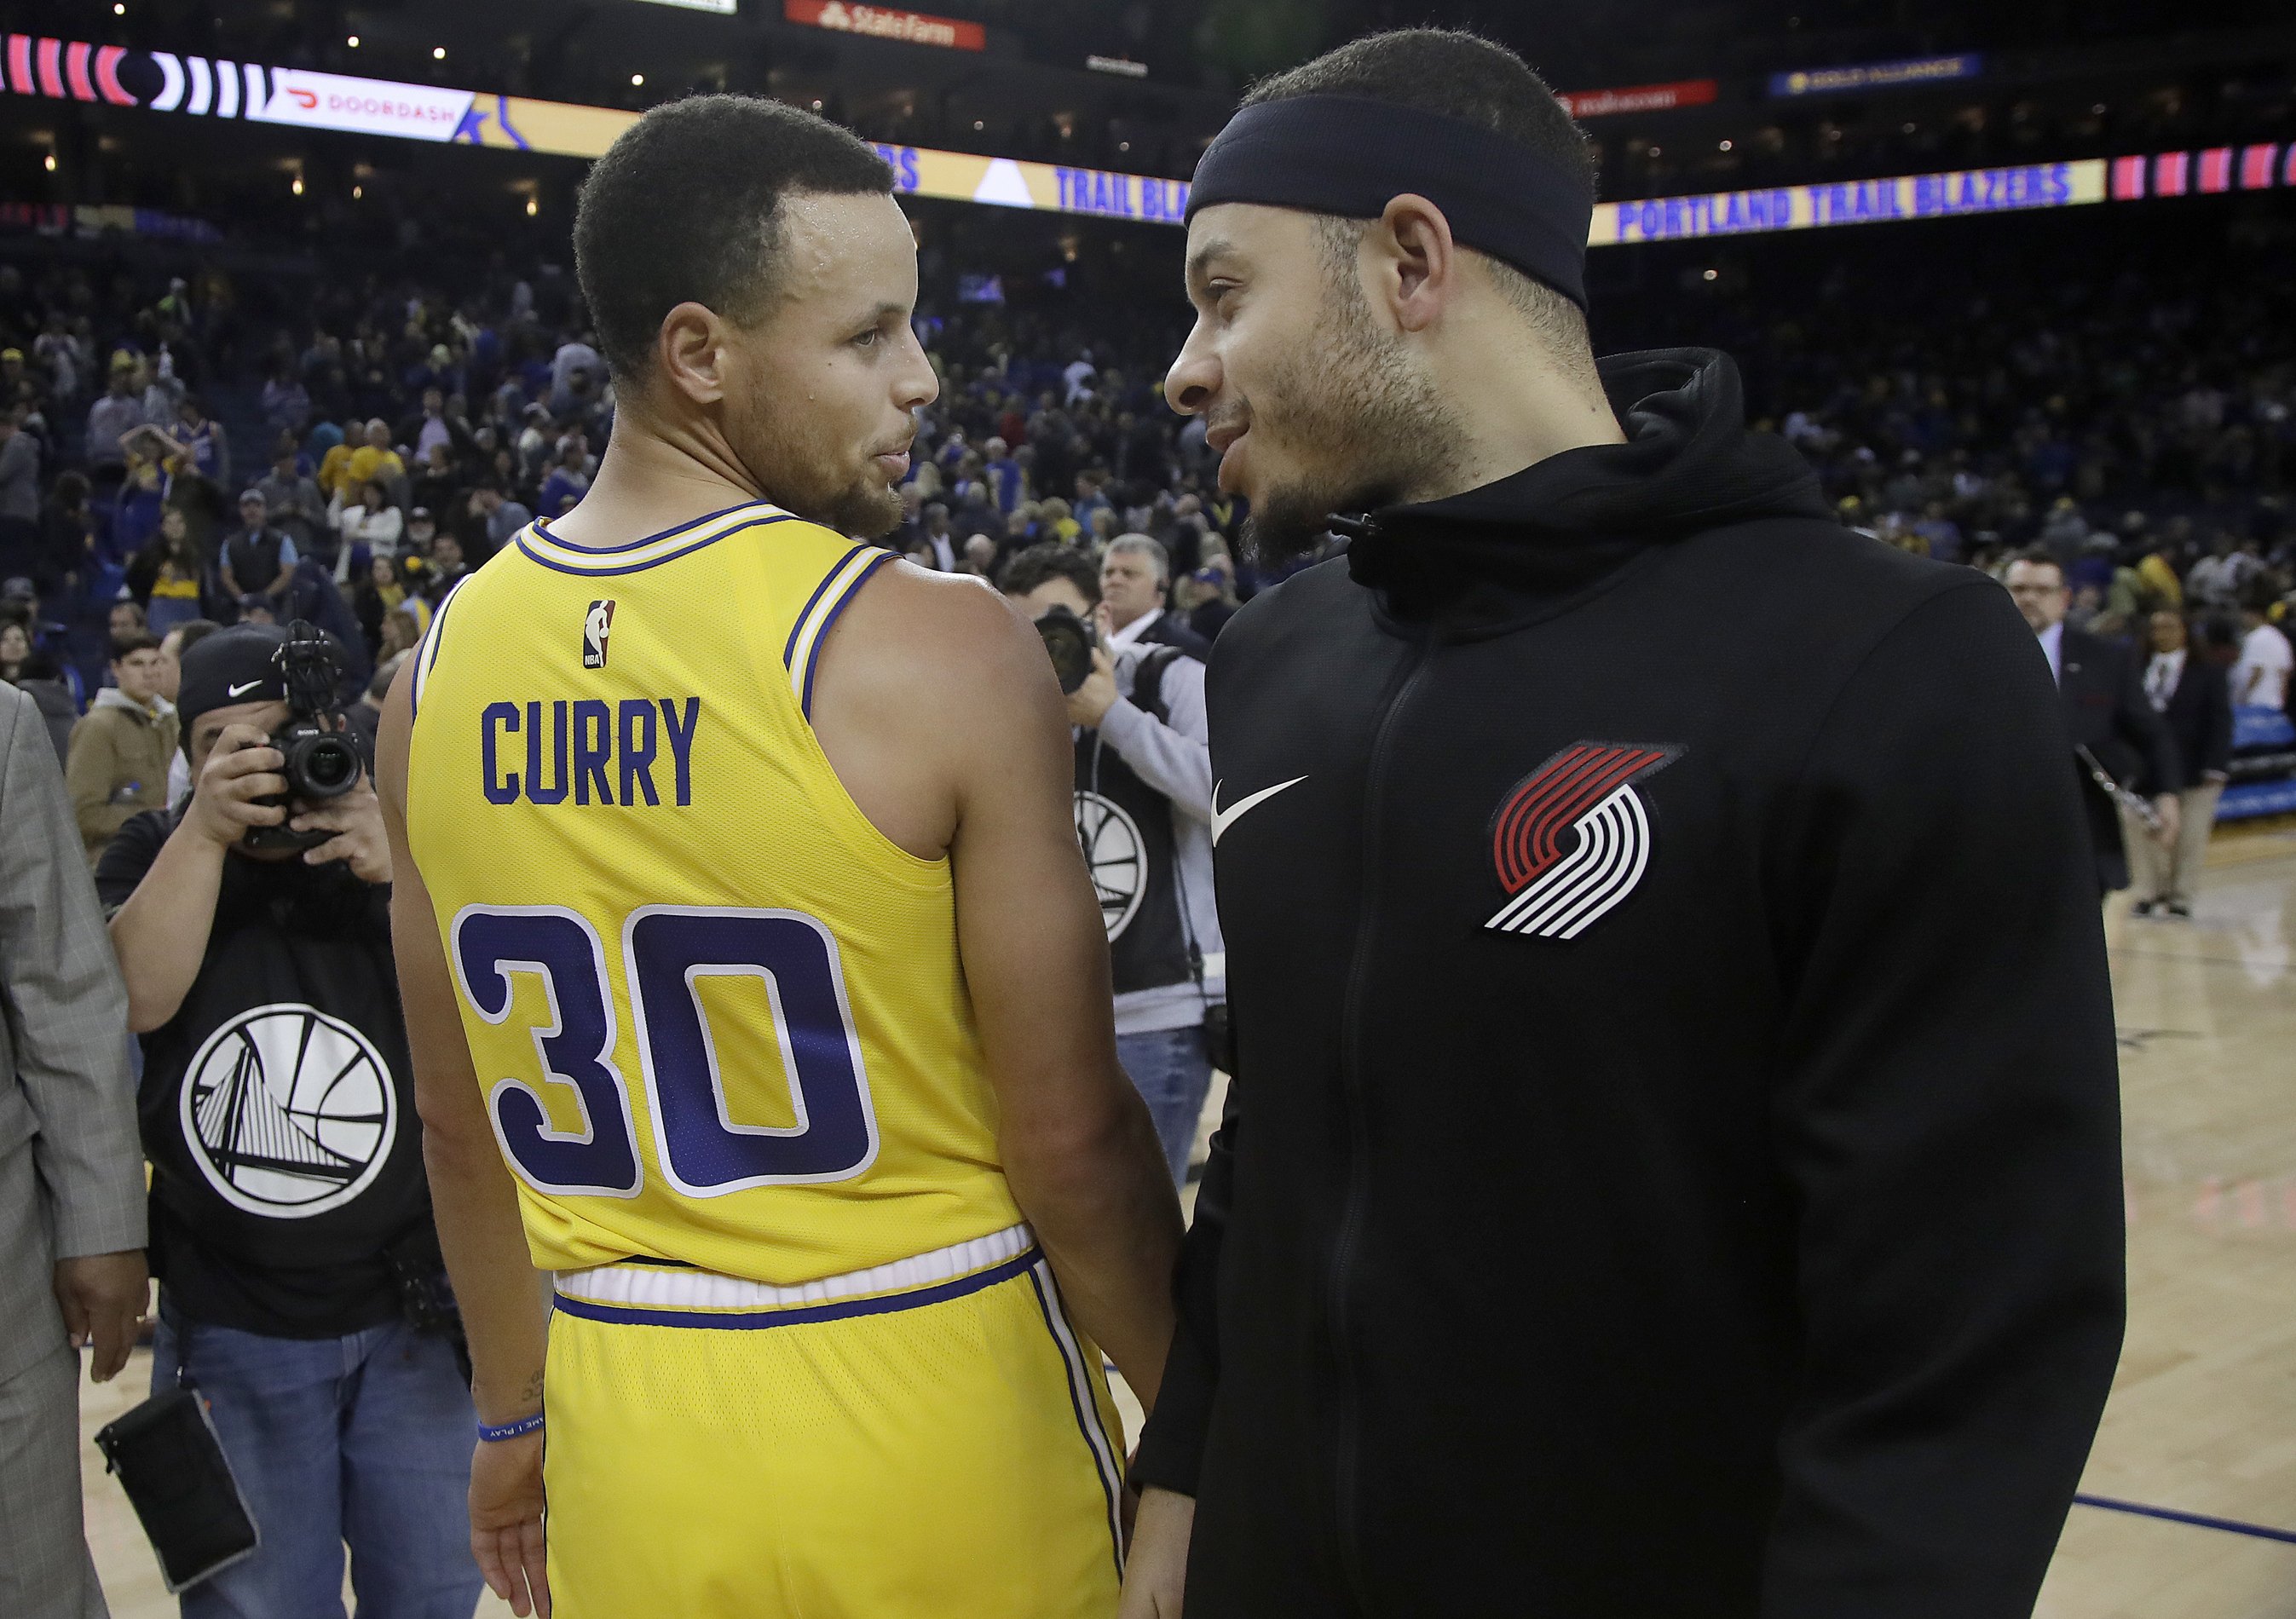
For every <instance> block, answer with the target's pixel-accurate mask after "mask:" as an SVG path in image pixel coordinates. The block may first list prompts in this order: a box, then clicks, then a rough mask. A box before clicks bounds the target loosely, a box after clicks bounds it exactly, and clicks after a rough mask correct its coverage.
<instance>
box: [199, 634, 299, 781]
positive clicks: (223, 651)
mask: <svg viewBox="0 0 2296 1619" xmlns="http://www.w3.org/2000/svg"><path fill="white" fill-rule="evenodd" d="M286 642H287V632H286V631H285V630H284V629H283V628H282V627H281V626H278V625H275V624H235V625H234V626H231V627H230V628H229V629H226V630H217V632H216V633H215V634H212V635H209V636H208V637H206V638H205V639H203V640H202V641H201V642H200V643H199V644H198V645H197V646H195V647H193V649H192V650H190V651H188V652H186V653H184V670H183V678H182V680H181V681H180V682H179V683H178V684H177V686H176V715H177V717H178V718H179V719H180V720H181V721H182V724H183V741H184V752H185V753H189V752H190V751H191V748H192V727H193V724H194V723H196V722H197V721H198V719H199V717H200V715H202V714H205V713H206V712H207V711H208V710H209V709H210V708H229V707H237V706H238V705H239V704H241V703H283V702H285V701H286V700H287V677H286V672H285V671H284V670H283V669H282V668H281V667H280V666H279V649H280V648H281V647H283V646H284V645H285V644H286Z"/></svg>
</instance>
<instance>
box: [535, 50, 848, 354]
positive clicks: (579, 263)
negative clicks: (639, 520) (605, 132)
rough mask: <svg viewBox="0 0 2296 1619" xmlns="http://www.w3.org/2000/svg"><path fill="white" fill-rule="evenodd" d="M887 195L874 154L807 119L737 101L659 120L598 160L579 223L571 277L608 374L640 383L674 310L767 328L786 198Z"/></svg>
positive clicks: (654, 114)
mask: <svg viewBox="0 0 2296 1619" xmlns="http://www.w3.org/2000/svg"><path fill="white" fill-rule="evenodd" d="M892 189H893V170H892V166H891V165H890V164H889V163H887V162H886V161H885V159H883V158H881V157H880V156H879V155H878V153H877V149H876V148H875V147H873V146H872V145H870V144H869V143H867V142H866V141H864V140H862V139H861V138H860V137H859V136H857V135H854V134H853V133H851V132H850V131H849V130H845V129H840V128H839V127H837V126H836V125H834V124H832V123H831V122H829V121H828V120H827V119H824V118H821V117H819V116H817V115H816V114H814V113H810V112H804V111H800V110H798V109H797V108H795V107H790V106H784V105H783V103H781V102H775V101H766V100H762V99H760V98H758V97H754V96H742V95H692V96H687V97H686V98H685V100H683V101H675V102H668V103H666V104H665V105H662V106H660V107H656V108H655V109H654V110H652V111H651V112H649V113H647V114H646V115H645V116H644V118H642V119H639V120H638V121H637V122H636V123H635V124H633V125H631V126H630V127H628V128H627V129H626V130H624V131H623V132H622V133H621V135H619V136H618V137H616V139H615V141H614V143H613V144H612V145H611V146H610V147H608V148H607V149H606V155H605V156H604V157H603V158H600V159H598V161H597V163H596V164H595V165H594V167H593V168H591V170H590V174H589V177H588V178H587V179H586V180H584V181H583V183H582V194H581V198H580V200H579V201H578V203H577V204H576V206H575V210H574V271H575V274H576V275H577V276H578V278H579V279H580V281H581V283H582V298H583V301H584V302H585V303H586V305H587V306H588V307H589V310H590V322H591V324H592V325H593V326H594V328H595V329H596V331H597V333H598V348H599V349H600V350H601V352H603V354H604V356H605V357H606V369H607V371H608V372H610V373H611V375H612V377H613V379H614V380H615V381H616V382H618V383H621V384H625V385H627V384H630V383H634V382H636V381H638V380H642V379H643V378H644V376H645V374H646V372H648V370H649V369H650V368H651V367H652V363H653V348H654V339H655V338H656V337H657V336H658V335H659V334H660V331H661V323H662V317H663V316H665V315H668V313H669V312H670V311H671V310H672V309H674V308H676V307H677V306H678V305H679V304H682V303H685V302H687V301H689V300H690V301H692V302H693V303H697V304H701V305H703V306H705V307H708V308H709V309H712V310H714V311H716V312H717V314H719V315H724V316H726V318H727V319H728V320H732V321H736V322H746V321H749V320H752V319H754V318H756V317H757V316H758V315H760V314H762V313H763V311H764V310H765V308H766V307H767V302H768V300H769V299H770V298H771V296H772V294H773V290H774V282H775V267H776V260H777V259H778V258H779V248H780V245H781V243H780V238H781V203H782V199H783V197H785V196H787V195H789V194H790V193H791V192H799V193H803V192H826V193H828V194H830V195H832V196H852V195H857V194H860V193H864V192H888V193H890V192H891V191H892Z"/></svg>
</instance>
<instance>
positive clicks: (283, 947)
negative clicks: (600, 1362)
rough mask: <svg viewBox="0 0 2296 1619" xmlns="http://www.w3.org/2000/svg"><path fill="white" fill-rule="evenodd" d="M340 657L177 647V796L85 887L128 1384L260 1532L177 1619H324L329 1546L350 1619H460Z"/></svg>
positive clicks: (463, 1587)
mask: <svg viewBox="0 0 2296 1619" xmlns="http://www.w3.org/2000/svg"><path fill="white" fill-rule="evenodd" d="M338 656H339V655H338V654H337V653H336V652H335V651H334V649H333V643H332V642H331V641H329V640H327V639H326V638H324V637H321V636H318V635H316V633H314V632H311V631H310V630H309V627H308V626H306V625H298V626H295V628H294V629H293V630H291V631H284V630H281V629H279V628H276V627H275V626H240V627H238V628H234V629H230V630H224V631H220V632H218V633H217V634H212V635H209V637H207V638H206V639H205V640H203V641H201V642H200V643H199V644H198V645H197V646H196V647H194V648H193V649H192V650H190V651H189V652H188V653H186V654H185V655H184V660H183V674H182V680H181V684H180V688H179V692H178V707H179V711H180V713H181V715H182V720H183V735H184V749H185V752H186V754H187V756H188V758H189V762H190V765H191V769H192V781H193V791H192V794H191V796H190V797H189V798H188V799H186V800H185V801H184V803H183V804H182V805H181V806H180V807H179V808H177V809H176V810H174V811H171V812H152V813H149V814H143V815H139V816H137V817H136V818H135V819H134V820H132V821H130V822H127V825H126V826H125V827H123V828H122V829H121V830H120V833H119V837H118V838H115V839H114V840H113V842H112V844H111V847H110V848H108V849H107V850H106V851H105V853H104V857H103V859H102V863H100V864H99V865H98V867H97V869H96V874H95V881H96V889H97V892H98V894H99V895H101V896H102V900H103V902H104V904H106V906H107V907H111V908H114V914H113V917H112V921H111V938H112V944H113V945H114V947H115V948H116V950H117V951H118V953H119V962H120V966H121V969H122V970H123V972H124V974H125V977H126V978H127V1003H128V1022H129V1026H131V1027H132V1028H134V1029H135V1031H136V1032H137V1033H138V1034H141V1035H142V1036H143V1054H144V1067H143V1083H142V1089H141V1093H140V1100H139V1109H140V1112H141V1114H142V1120H143V1145H144V1151H145V1154H146V1156H147V1157H149V1158H150V1160H151V1162H152V1172H153V1173H152V1206H151V1227H152V1237H151V1254H152V1270H153V1271H155V1272H156V1273H157V1274H158V1276H159V1278H160V1328H159V1331H158V1337H157V1339H156V1341H155V1345H154V1354H153V1364H152V1382H153V1386H154V1389H155V1392H156V1391H158V1390H161V1389H165V1388H167V1387H169V1386H174V1385H175V1384H176V1382H177V1380H178V1378H179V1375H180V1378H181V1380H182V1381H183V1383H184V1384H185V1385H187V1386H195V1387H197V1388H198V1389H199V1390H200V1392H201V1394H202V1396H203V1397H204V1398H205V1399H206V1400H207V1401H208V1402H209V1404H210V1408H211V1411H212V1415H213V1417H214V1420H215V1425H216V1427H217V1431H218V1433H219V1434H220V1435H221V1436H222V1440H223V1446H224V1451H225V1454H226V1455H227V1456H228V1457H229V1459H230V1460H231V1464H232V1468H233V1470H234V1473H235V1474H236V1475H237V1476H238V1480H239V1484H240V1488H241V1490H242V1492H244V1494H245V1496H246V1498H247V1500H248V1504H249V1506H250V1509H251V1510H252V1513H253V1516H254V1517H255V1521H256V1523H257V1525H258V1527H259V1529H260V1531H261V1533H262V1544H261V1548H260V1549H258V1551H257V1552H256V1553H255V1554H254V1555H253V1556H252V1557H250V1558H248V1559H246V1560H245V1561H243V1562H242V1563H239V1564H236V1565H234V1566H231V1567H229V1568H227V1569H225V1571H224V1572H223V1573H222V1574H218V1575H217V1576H216V1577H215V1578H214V1579H213V1580H211V1581H209V1582H206V1583H204V1584H201V1585H200V1586H198V1587H196V1588H194V1589H193V1590H191V1591H189V1592H187V1593H185V1595H184V1599H183V1603H184V1615H186V1616H187V1619H201V1616H202V1615H226V1614H227V1615H301V1614H316V1613H327V1612H337V1611H340V1610H339V1608H338V1607H337V1602H338V1599H339V1595H340V1590H341V1587H342V1580H343V1547H344V1544H345V1543H346V1542H348V1545H349V1548H350V1556H351V1578H352V1582H353V1584H354V1585H355V1586H356V1587H357V1590H358V1593H359V1611H360V1612H361V1614H362V1615H367V1614H373V1615H428V1614H432V1613H446V1612H448V1611H450V1610H451V1611H455V1612H466V1611H468V1610H469V1609H470V1608H471V1607H472V1606H473V1605H474V1604H475V1603H476V1601H477V1599H478V1590H479V1583H480V1581H479V1574H478V1569H477V1566H476V1564H475V1563H474V1562H473V1561H472V1558H471V1550H470V1543H469V1539H468V1533H467V1525H466V1524H465V1522H464V1517H463V1497H464V1494H465V1492H466V1491H467V1489H468V1486H469V1480H470V1456H471V1431H472V1424H473V1423H474V1421H475V1420H476V1419H475V1417H474V1416H473V1414H472V1409H471V1399H470V1394H469V1389H468V1386H467V1383H466V1381H465V1378H464V1375H463V1370H462V1367H461V1365H460V1363H459V1342H458V1339H457V1337H455V1336H454V1318H453V1307H452V1304H451V1300H450V1299H449V1298H448V1296H447V1293H446V1289H445V1284H444V1273H443V1268H442V1266H441V1264H440V1262H439V1250H438V1238H437V1236H436V1235H435V1233H434V1232H433V1231H432V1229H431V1224H430V1194H429V1190H428V1188H427V1186H426V1184H425V1182H424V1180H423V1173H422V1132H421V1130H420V1127H419V1124H418V1123H417V1120H416V1116H415V1112H414V1089H413V1082H412V1075H411V1072H410V1068H409V1063H408V1058H407V1052H406V1032H405V1027H404V1024H403V1021H402V1018H401V1015H400V1010H399V1004H398V988H397V981H396V977H395V976H394V973H393V969H392V962H391V950H390V933H389V881H390V857H389V846H388V844H387V843H386V841H385V838H384V834H383V829H382V819H381V808H380V805H379V803H378V801H377V799H376V797H375V795H374V789H373V784H372V782H371V781H368V780H367V778H366V777H365V773H363V772H362V771H360V770H358V769H357V766H356V764H355V763H349V764H348V765H347V758H348V760H349V761H356V758H357V756H356V754H355V753H352V754H348V755H347V752H346V750H347V748H348V744H347V743H346V742H344V741H341V740H338V739H337V738H336V736H335V735H334V733H336V732H341V731H342V730H343V728H344V724H343V716H342V715H340V713H338V712H334V711H333V703H334V696H333V693H334V689H335V682H336V679H337V671H336V667H335V663H336V660H337V658H338ZM282 743H283V744H285V749H284V751H283V748H282V747H281V745H280V744H282Z"/></svg>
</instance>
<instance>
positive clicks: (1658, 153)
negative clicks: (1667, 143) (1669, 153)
mask: <svg viewBox="0 0 2296 1619" xmlns="http://www.w3.org/2000/svg"><path fill="white" fill-rule="evenodd" d="M1650 154H1651V156H1652V157H1654V158H1656V157H1663V156H1664V155H1665V154H1664V153H1663V152H1661V151H1660V150H1659V149H1658V148H1657V147H1656V146H1652V148H1651V149H1650Z"/></svg>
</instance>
